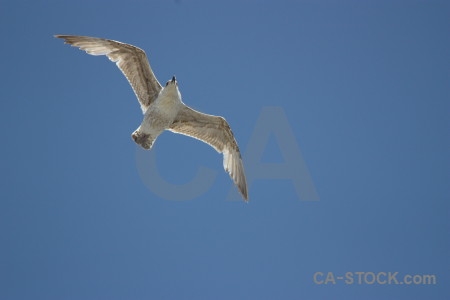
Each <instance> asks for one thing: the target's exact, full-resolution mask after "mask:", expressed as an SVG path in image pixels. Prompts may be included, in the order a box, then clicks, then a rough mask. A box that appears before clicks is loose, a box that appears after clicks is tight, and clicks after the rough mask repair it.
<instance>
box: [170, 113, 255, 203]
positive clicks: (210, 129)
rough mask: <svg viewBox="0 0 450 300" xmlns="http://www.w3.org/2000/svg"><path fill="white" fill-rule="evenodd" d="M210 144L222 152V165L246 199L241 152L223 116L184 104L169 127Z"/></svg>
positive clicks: (171, 129) (173, 130) (245, 182)
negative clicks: (202, 111) (196, 109)
mask: <svg viewBox="0 0 450 300" xmlns="http://www.w3.org/2000/svg"><path fill="white" fill-rule="evenodd" d="M169 130H170V131H172V132H175V133H181V134H184V135H187V136H190V137H193V138H196V139H198V140H200V141H203V142H205V143H207V144H209V145H211V146H212V147H213V148H214V149H216V150H217V152H219V153H223V167H224V169H225V171H227V172H228V173H229V174H230V177H231V178H232V179H233V181H234V183H235V184H236V186H237V187H238V189H239V192H240V193H241V194H242V196H243V197H244V199H245V200H246V201H248V192H247V181H246V179H245V173H244V166H243V164H242V158H241V153H240V151H239V147H238V145H237V143H236V140H235V139H234V135H233V132H232V131H231V128H230V126H229V125H228V123H227V121H225V119H224V118H222V117H218V116H212V115H207V114H203V113H201V112H198V111H195V110H193V109H192V108H190V107H187V106H185V107H184V108H183V109H182V110H181V111H180V112H179V113H178V115H177V116H176V118H175V121H174V122H173V124H172V125H171V126H170V128H169Z"/></svg>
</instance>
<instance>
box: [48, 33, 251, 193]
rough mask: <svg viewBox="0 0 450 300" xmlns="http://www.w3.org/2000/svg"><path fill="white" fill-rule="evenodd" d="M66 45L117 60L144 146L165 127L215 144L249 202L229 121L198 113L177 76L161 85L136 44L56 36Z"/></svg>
mask: <svg viewBox="0 0 450 300" xmlns="http://www.w3.org/2000/svg"><path fill="white" fill-rule="evenodd" d="M55 37H57V38H61V39H64V40H65V43H66V44H70V45H72V46H74V47H78V48H80V50H84V51H86V53H88V54H91V55H106V56H107V57H108V58H109V59H110V60H111V61H113V62H115V63H116V65H117V66H118V67H119V69H120V70H121V71H122V73H123V74H124V75H125V77H126V78H127V79H128V82H129V83H130V85H131V87H132V88H133V91H134V93H135V94H136V97H137V98H138V100H139V104H140V105H141V109H142V112H143V114H144V118H143V120H142V123H141V125H140V126H139V127H138V128H137V129H136V130H135V131H134V132H133V133H132V134H131V137H132V138H133V140H134V141H135V142H136V143H137V144H138V145H140V146H141V147H142V148H144V149H147V150H148V149H151V148H152V146H153V144H154V143H155V141H156V139H157V138H158V136H159V135H160V134H161V133H162V132H163V131H165V130H169V131H172V132H175V133H179V134H184V135H187V136H190V137H193V138H195V139H198V140H200V141H203V142H205V143H207V144H209V145H210V146H212V147H213V148H214V149H215V150H216V151H217V152H219V153H223V167H224V169H225V171H227V172H228V173H229V175H230V177H231V178H232V179H233V181H234V183H235V184H236V186H237V188H238V190H239V192H240V193H241V195H242V197H243V198H244V200H245V201H248V192H247V182H246V179H245V173H244V166H243V164H242V158H241V153H240V151H239V147H238V145H237V143H236V140H235V138H234V135H233V132H232V131H231V128H230V126H229V125H228V123H227V121H226V120H225V119H224V118H223V117H220V116H213V115H208V114H204V113H201V112H198V111H196V110H194V109H192V108H190V107H189V106H187V105H186V104H184V102H183V101H182V99H181V94H180V91H179V89H178V82H177V80H176V78H175V76H173V77H172V79H171V80H169V81H167V82H166V84H165V86H161V84H160V83H159V81H158V79H156V77H155V75H154V74H153V71H152V69H151V67H150V64H149V62H148V59H147V55H146V54H145V52H144V51H143V50H142V49H140V48H138V47H136V46H133V45H129V44H125V43H121V42H117V41H113V40H107V39H101V38H95V37H87V36H78V35H55Z"/></svg>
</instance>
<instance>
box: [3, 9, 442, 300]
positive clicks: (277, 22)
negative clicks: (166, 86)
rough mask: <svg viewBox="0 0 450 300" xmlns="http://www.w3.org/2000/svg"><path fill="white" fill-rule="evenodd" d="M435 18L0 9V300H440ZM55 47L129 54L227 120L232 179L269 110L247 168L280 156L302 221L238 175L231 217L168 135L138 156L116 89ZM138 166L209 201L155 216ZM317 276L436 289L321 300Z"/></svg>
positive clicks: (100, 69) (276, 196)
mask: <svg viewBox="0 0 450 300" xmlns="http://www.w3.org/2000/svg"><path fill="white" fill-rule="evenodd" d="M449 9H450V5H449V4H448V2H445V1H345V2H338V1H297V2H294V1H260V2H256V1H220V2H215V1H188V0H181V1H126V2H125V1H115V0H111V1H107V2H106V1H105V2H100V1H70V2H69V1H48V2H42V1H2V2H1V3H0V25H1V26H0V33H1V36H2V41H3V42H2V47H1V48H0V53H1V57H2V69H3V72H0V79H1V81H0V82H1V87H2V88H1V89H0V98H1V101H0V124H1V126H0V128H1V129H0V130H1V132H0V134H1V137H2V146H1V147H0V153H1V155H2V158H3V159H2V160H1V169H0V170H1V173H0V174H1V189H0V199H1V200H0V299H11V300H15V299H447V297H448V295H449V292H450V290H449V278H450V273H449V268H448V267H449V265H450V257H449V255H448V254H449V253H450V243H449V228H450V218H449V212H450V204H449V200H450V199H449V196H450V188H449V182H450V181H449V180H450V178H449V177H450V176H449V172H448V170H449V167H450V158H449V155H448V151H449V134H448V133H449V125H450V118H449V117H448V112H449V110H450V102H449V96H450V93H449V92H450V90H449V63H448V54H449V50H450V49H449V48H450V41H449V39H448V28H449V19H448V15H449ZM54 34H78V35H88V36H96V37H103V38H110V39H114V40H119V41H122V42H127V43H131V44H134V45H136V46H138V47H140V48H142V49H144V50H145V51H146V52H147V55H148V56H149V59H150V63H151V65H152V68H153V70H154V72H155V74H156V75H157V77H158V78H159V80H160V81H161V82H165V81H166V80H168V79H169V78H171V76H172V75H174V74H175V75H176V76H177V79H178V81H179V86H180V90H181V93H182V95H183V99H184V101H185V103H187V104H188V105H190V106H192V107H193V108H195V109H198V110H200V111H202V112H205V113H210V114H216V115H222V116H224V117H225V118H226V119H227V120H228V122H229V123H230V125H231V127H232V129H233V131H234V133H235V136H236V139H237V141H238V143H239V145H240V147H241V150H242V152H243V153H245V156H244V158H247V160H246V161H250V160H251V159H252V158H254V157H255V156H254V155H256V154H255V153H254V152H248V151H247V150H248V149H250V150H251V149H252V148H251V145H252V137H254V136H255V134H256V136H257V134H258V133H261V132H262V131H261V130H262V129H261V128H262V127H261V126H258V120H259V118H260V117H261V115H262V113H263V112H264V111H265V109H266V110H267V109H269V111H270V109H271V107H272V109H273V108H274V107H275V109H278V111H281V112H282V113H283V115H284V116H285V118H284V119H278V120H279V121H280V122H275V123H276V124H274V125H273V127H270V126H269V127H266V129H267V128H269V130H271V128H279V127H277V126H278V125H279V124H281V123H282V122H285V124H287V125H288V127H283V128H285V131H284V133H282V134H278V135H277V134H276V133H273V132H272V133H271V134H269V138H268V139H267V143H265V146H264V150H263V155H262V158H261V164H265V166H269V165H268V164H270V163H271V164H272V165H270V166H274V165H275V166H276V164H279V165H280V164H281V165H282V166H283V163H284V166H286V164H285V163H286V160H285V158H286V157H285V153H287V152H289V151H291V152H290V153H297V152H296V151H295V149H294V148H295V147H298V149H299V152H298V153H301V154H299V155H298V156H297V158H298V160H296V163H298V162H302V163H304V166H305V168H304V169H302V170H300V171H299V172H301V174H309V176H310V181H311V184H309V185H308V184H304V185H306V186H308V187H311V186H313V187H314V188H315V190H316V191H317V195H318V197H319V198H320V201H302V199H301V197H299V195H298V193H297V191H296V189H295V188H294V184H293V181H292V180H291V179H279V178H276V176H274V178H261V174H260V173H258V172H256V171H255V170H256V169H255V168H251V167H249V169H248V170H247V172H248V176H249V177H252V178H253V179H252V180H251V182H249V195H250V202H249V203H248V204H246V203H243V202H242V201H230V199H231V200H235V198H233V192H235V191H234V190H233V189H234V187H233V186H232V183H231V180H230V179H229V177H228V176H227V174H226V173H225V172H224V171H223V169H222V158H221V156H220V155H218V154H217V153H216V152H215V151H214V150H213V149H212V148H210V147H208V146H207V145H205V144H202V143H199V142H197V141H195V140H193V139H190V138H187V137H183V136H180V135H175V134H171V133H164V134H163V135H162V136H161V137H160V138H159V139H158V141H157V142H156V144H155V146H154V149H153V150H152V151H153V152H152V153H150V152H140V150H138V149H137V146H136V145H135V144H134V142H133V141H132V140H131V137H130V134H131V133H132V132H133V131H134V130H135V129H136V128H137V127H138V126H139V124H140V122H141V118H142V115H141V112H140V108H139V106H138V104H137V101H136V99H135V97H134V94H133V92H132V90H131V88H130V87H129V85H128V83H127V81H126V80H125V78H124V77H123V75H122V74H121V73H120V72H119V71H118V69H117V68H116V67H115V65H114V64H112V63H111V62H109V61H108V59H106V58H104V57H92V56H89V55H86V54H84V53H83V52H81V51H79V50H77V49H75V48H72V47H69V46H67V45H64V44H63V43H62V41H61V40H58V39H55V38H53V37H52V35H54ZM269 116H270V114H269ZM275 121H276V120H275ZM277 124H278V125H277ZM286 128H287V129H286ZM289 136H290V137H293V138H295V140H294V143H291V144H290V145H291V146H292V145H294V146H292V147H291V146H290V147H286V145H287V144H286V143H284V142H283V141H285V140H286V139H287V140H289ZM290 141H291V142H292V139H290ZM253 145H254V144H253ZM292 149H294V150H292ZM286 151H287V152H286ZM292 151H294V152H292ZM146 155H147V156H146ZM155 157H156V166H154V165H150V164H149V161H147V160H146V159H150V158H155ZM143 162H145V163H146V164H147V166H148V167H149V168H153V170H157V172H158V174H159V175H158V176H160V178H162V180H164V182H167V183H169V184H172V185H173V186H180V185H182V184H186V183H189V182H191V181H192V180H193V178H194V177H195V176H196V174H197V172H199V169H200V168H201V170H209V171H207V172H210V173H208V174H212V176H210V177H211V178H212V179H211V182H209V184H210V187H208V189H207V190H206V191H205V192H202V193H200V194H199V195H196V196H195V197H193V199H191V200H185V201H180V200H178V201H175V200H168V199H165V198H164V197H162V196H161V195H160V194H158V193H157V192H155V191H154V190H153V191H152V189H151V188H149V187H148V186H149V184H148V182H146V180H151V179H152V178H151V176H150V177H146V176H142V172H140V168H141V169H142V166H143V165H142V163H143ZM244 163H245V161H244ZM155 168H156V169H155ZM281 170H283V169H281ZM305 170H307V171H305ZM280 172H281V174H278V175H279V177H283V176H284V175H286V174H284V173H283V172H282V171H280ZM305 172H306V173H305ZM258 176H259V177H258ZM230 195H231V196H230ZM303 200H305V199H303ZM316 272H322V273H324V274H327V273H328V272H333V274H335V275H336V276H342V275H343V274H345V273H346V272H353V273H355V272H373V273H375V274H378V273H379V272H399V274H400V275H405V274H411V275H415V274H434V275H435V276H436V277H437V284H436V285H394V284H392V285H389V284H384V285H383V284H361V285H359V284H346V283H344V282H342V281H338V282H336V284H332V283H330V284H326V285H325V284H317V283H315V282H314V280H313V276H314V274H315V273H316ZM400 275H399V276H400Z"/></svg>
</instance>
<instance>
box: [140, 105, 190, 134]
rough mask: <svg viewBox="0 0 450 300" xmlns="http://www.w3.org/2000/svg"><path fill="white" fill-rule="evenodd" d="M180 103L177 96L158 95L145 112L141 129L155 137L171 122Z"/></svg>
mask: <svg viewBox="0 0 450 300" xmlns="http://www.w3.org/2000/svg"><path fill="white" fill-rule="evenodd" d="M182 105H183V104H182V102H181V101H180V99H179V98H178V97H170V98H169V97H163V98H161V99H160V98H159V97H158V98H157V99H156V100H155V102H154V103H153V104H152V105H151V106H150V107H149V108H148V110H147V112H146V113H145V116H144V120H143V122H142V124H141V130H142V131H143V132H145V133H149V134H151V135H152V136H153V137H154V138H156V137H157V136H158V135H159V134H161V132H163V131H164V130H166V129H167V128H168V127H169V126H170V125H171V124H172V123H173V121H174V120H175V117H176V116H177V114H178V111H179V110H180V108H181V107H182Z"/></svg>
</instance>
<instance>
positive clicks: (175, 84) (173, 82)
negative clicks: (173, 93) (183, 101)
mask: <svg viewBox="0 0 450 300" xmlns="http://www.w3.org/2000/svg"><path fill="white" fill-rule="evenodd" d="M168 87H178V82H177V79H176V78H175V75H174V76H173V77H172V79H171V80H168V81H167V82H166V88H168Z"/></svg>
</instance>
